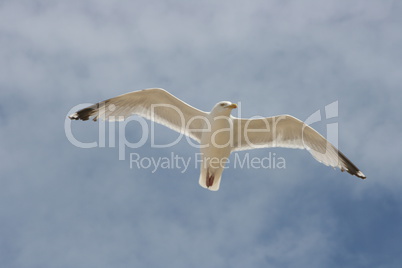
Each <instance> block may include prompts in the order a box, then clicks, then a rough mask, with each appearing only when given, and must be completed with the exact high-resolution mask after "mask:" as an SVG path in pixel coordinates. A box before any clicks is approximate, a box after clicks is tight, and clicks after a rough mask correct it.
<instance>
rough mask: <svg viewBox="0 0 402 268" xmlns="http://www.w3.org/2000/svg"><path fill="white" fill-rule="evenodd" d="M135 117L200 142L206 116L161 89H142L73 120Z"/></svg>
mask: <svg viewBox="0 0 402 268" xmlns="http://www.w3.org/2000/svg"><path fill="white" fill-rule="evenodd" d="M133 114H136V115H140V116H143V117H145V118H147V119H149V120H152V121H155V122H157V123H160V124H162V125H164V126H166V127H169V128H171V129H173V130H175V131H177V132H180V133H184V134H186V135H187V136H189V137H191V138H192V139H194V140H195V141H198V142H200V140H201V135H202V129H203V128H204V125H205V122H206V120H207V119H206V117H207V115H208V114H207V113H206V112H203V111H201V110H198V109H196V108H194V107H192V106H190V105H188V104H187V103H185V102H183V101H182V100H180V99H178V98H176V97H175V96H173V95H172V94H170V93H169V92H167V91H166V90H164V89H160V88H151V89H144V90H140V91H134V92H130V93H127V94H123V95H120V96H117V97H114V98H111V99H108V100H105V101H103V102H99V103H96V104H94V105H92V106H89V107H87V108H84V109H82V110H79V111H78V112H76V113H74V114H72V115H70V116H69V118H70V119H72V120H84V121H85V120H88V119H89V118H92V119H93V120H94V121H96V120H97V119H98V118H101V119H103V120H108V121H122V120H124V119H126V118H127V117H129V116H131V115H133Z"/></svg>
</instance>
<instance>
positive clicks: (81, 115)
mask: <svg viewBox="0 0 402 268" xmlns="http://www.w3.org/2000/svg"><path fill="white" fill-rule="evenodd" d="M94 110H95V109H94V108H84V109H82V110H79V111H78V112H76V113H74V114H72V115H70V116H69V118H70V119H71V120H82V121H86V120H88V119H89V117H91V116H92V115H93V112H94Z"/></svg>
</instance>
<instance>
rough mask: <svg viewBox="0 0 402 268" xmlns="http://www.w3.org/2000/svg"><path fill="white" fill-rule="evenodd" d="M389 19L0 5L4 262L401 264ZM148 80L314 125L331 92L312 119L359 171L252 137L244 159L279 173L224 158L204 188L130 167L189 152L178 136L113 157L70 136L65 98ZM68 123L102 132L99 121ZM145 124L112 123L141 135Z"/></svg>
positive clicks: (244, 9) (386, 15)
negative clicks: (333, 135)
mask: <svg viewBox="0 0 402 268" xmlns="http://www.w3.org/2000/svg"><path fill="white" fill-rule="evenodd" d="M401 13H402V3H401V1H393V0H351V1H339V0H323V1H318V0H317V1H314V0H299V1H297V0H286V1H283V0H268V1H262V0H261V1H260V0H250V1H238V0H233V1H229V0H213V1H212V0H207V1H179V0H168V1H154V0H151V1H149V0H135V1H106V0H102V1H98V0H97V1H95V0H79V1H78V0H69V1H46V0H43V1H40V0H38V1H32V0H25V1H24V0H20V1H12V0H3V1H0V139H1V150H0V161H1V165H0V266H1V267H10V268H14V267H15V268H17V267H18V268H21V267H400V264H401V262H402V257H401V256H402V248H401V244H400V243H401V242H400V241H401V240H400V238H401V237H402V224H401V221H402V195H401V191H402V179H401V177H400V174H401V172H402V167H401V160H402V153H401V148H402V142H401V138H400V136H401V132H402V124H401V119H400V116H401V115H402V108H401V104H400V103H401V101H402V91H401V85H402V50H401V47H402V32H401V28H402V17H401V16H400V14H401ZM150 87H162V88H165V89H167V90H168V91H170V92H171V93H173V94H174V95H176V96H177V97H179V98H181V99H182V100H184V101H186V102H188V103H190V104H192V105H194V106H196V107H197V108H200V109H202V110H206V111H208V110H210V109H211V108H212V107H213V106H214V104H215V103H216V102H218V101H221V100H229V101H233V102H240V103H241V113H242V114H241V115H242V116H243V117H251V116H255V115H262V116H272V115H277V114H291V115H293V116H296V117H298V118H300V119H302V120H306V119H307V118H308V117H309V116H310V115H311V114H313V113H314V112H316V111H321V114H322V117H323V119H325V115H324V112H325V106H326V105H328V104H331V103H333V102H335V101H338V117H335V118H331V119H328V120H326V119H325V120H322V121H320V122H317V123H315V124H314V125H313V126H314V127H316V128H317V129H318V130H319V131H320V132H321V133H323V134H324V135H325V133H326V129H327V124H329V123H337V124H338V130H339V131H338V133H339V139H338V140H337V142H338V145H339V148H340V150H341V151H342V152H343V153H344V154H345V155H346V156H347V157H348V158H350V159H351V160H352V161H353V162H354V163H355V164H356V165H357V166H358V167H359V168H360V169H361V170H362V171H363V172H364V173H365V174H366V176H367V180H365V181H363V180H360V179H358V178H356V177H353V176H350V175H349V174H347V173H342V172H340V171H339V170H334V169H332V168H328V167H326V166H324V165H322V164H320V163H318V162H316V161H315V160H314V159H313V158H312V157H311V156H310V155H309V154H308V153H307V152H305V151H301V150H290V149H272V150H267V149H261V150H254V151H249V152H242V153H241V154H239V156H245V154H246V153H249V155H250V157H257V158H262V157H266V156H269V154H271V156H273V154H274V153H275V157H276V158H279V157H282V158H284V159H285V160H286V168H285V169H275V168H271V169H263V168H246V167H244V168H234V167H232V166H231V167H229V168H228V169H226V170H225V172H224V174H223V179H222V183H221V189H220V190H219V191H218V192H211V191H207V190H205V189H203V188H201V187H200V186H199V185H198V176H199V169H198V168H196V167H194V166H193V167H190V168H189V169H188V170H186V172H183V173H182V170H181V169H178V168H171V169H158V170H156V172H154V173H153V172H152V170H151V169H149V168H148V169H147V168H140V169H139V168H137V167H132V168H130V161H129V155H130V153H137V154H138V155H140V157H153V158H158V157H170V156H171V154H172V153H174V154H175V155H178V156H180V157H183V158H190V157H194V154H195V153H197V150H196V149H195V148H193V147H192V146H189V145H188V144H187V142H186V141H185V140H183V141H181V142H179V143H178V144H177V145H175V146H173V147H170V148H162V149H155V148H151V147H152V146H151V141H150V140H147V142H146V143H145V144H144V146H142V147H140V148H138V149H130V148H127V149H126V152H125V156H126V159H125V160H119V149H118V148H117V147H111V146H109V143H108V141H107V142H106V147H105V148H91V149H82V148H78V147H76V146H74V145H73V144H71V143H70V141H69V140H68V139H67V137H66V134H65V130H64V125H65V118H66V116H67V114H68V112H69V111H70V110H71V109H72V108H73V107H74V106H76V105H77V104H82V103H94V102H98V101H101V100H104V99H107V98H110V97H113V96H116V95H119V94H123V93H126V92H129V91H133V90H140V89H144V88H150ZM235 115H236V113H235ZM71 127H72V132H73V134H74V137H76V138H77V139H78V140H80V141H82V142H92V141H98V124H97V123H94V122H72V124H71ZM109 127H112V126H107V130H109ZM140 127H141V126H140V125H138V124H136V123H135V122H132V123H130V124H128V125H127V126H126V127H125V129H121V131H123V132H124V133H125V134H127V139H128V140H130V141H131V142H135V141H138V139H140V138H141V133H142V132H141V131H139V129H140ZM118 128H119V127H118V125H116V126H115V134H116V139H115V140H114V141H115V142H116V143H118V138H117V133H119V129H118ZM156 130H157V133H159V134H160V135H156V137H155V139H156V142H159V143H164V142H169V141H171V140H174V139H175V137H177V136H176V134H175V133H174V132H173V131H170V130H168V129H167V128H164V127H157V128H156ZM112 133H113V132H112ZM106 138H107V140H108V138H109V135H106ZM231 159H234V156H233V155H232V157H231Z"/></svg>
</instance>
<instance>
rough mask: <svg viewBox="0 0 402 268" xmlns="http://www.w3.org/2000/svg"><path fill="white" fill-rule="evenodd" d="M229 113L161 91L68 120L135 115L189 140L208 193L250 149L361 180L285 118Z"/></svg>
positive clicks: (312, 134) (316, 137)
mask: <svg viewBox="0 0 402 268" xmlns="http://www.w3.org/2000/svg"><path fill="white" fill-rule="evenodd" d="M235 108H237V105H236V104H235V103H232V102H229V101H221V102H218V103H217V104H216V105H215V106H214V107H213V108H212V110H211V111H210V112H204V111H201V110H199V109H197V108H194V107H192V106H190V105H188V104H187V103H185V102H183V101H182V100H180V99H178V98H177V97H175V96H173V95H172V94H170V93H169V92H167V91H166V90H164V89H161V88H150V89H144V90H140V91H133V92H130V93H126V94H123V95H120V96H117V97H114V98H111V99H108V100H105V101H103V102H99V103H96V104H94V105H92V106H89V107H87V108H84V109H82V110H79V111H77V112H76V113H73V114H71V115H70V116H69V118H70V119H72V120H84V121H85V120H88V119H93V120H94V121H96V120H98V119H99V118H100V119H102V120H109V121H122V120H124V119H126V118H127V117H129V116H131V115H134V114H136V115H139V116H142V117H145V118H147V119H149V120H152V121H154V122H157V123H160V124H162V125H164V126H166V127H168V128H171V129H173V130H175V131H177V132H179V133H183V134H185V135H187V136H189V137H190V138H191V139H193V140H195V141H196V142H198V143H199V144H200V150H201V155H202V159H201V160H202V164H201V170H200V178H199V184H200V185H201V186H202V187H204V188H207V189H209V190H212V191H217V190H218V189H219V186H220V182H221V176H222V172H223V170H224V166H225V163H226V162H227V160H228V157H229V155H230V154H231V153H232V152H234V151H241V150H248V149H255V148H271V147H284V148H298V149H306V150H307V151H308V152H310V153H311V155H312V156H313V157H314V158H315V159H316V160H317V161H319V162H321V163H323V164H325V165H327V166H331V167H334V168H335V167H338V168H339V169H340V170H341V171H347V172H348V173H350V174H352V175H355V176H357V177H359V178H361V179H365V178H366V176H365V175H364V174H363V173H362V172H361V171H360V170H359V169H358V168H357V167H356V166H355V165H354V164H353V163H352V162H351V161H350V160H349V159H348V158H347V157H346V156H345V155H344V154H342V153H341V152H340V151H338V149H337V148H335V146H333V145H332V144H331V143H330V142H328V141H327V140H326V139H325V138H324V137H323V136H322V135H321V134H319V133H318V132H317V131H316V130H314V129H313V128H312V127H310V126H308V125H307V124H305V123H304V122H303V121H301V120H299V119H297V118H295V117H293V116H291V115H279V116H274V117H266V118H251V119H247V118H236V117H233V116H232V115H231V111H232V109H235Z"/></svg>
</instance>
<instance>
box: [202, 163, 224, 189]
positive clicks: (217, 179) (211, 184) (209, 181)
mask: <svg viewBox="0 0 402 268" xmlns="http://www.w3.org/2000/svg"><path fill="white" fill-rule="evenodd" d="M199 183H200V185H201V186H202V187H204V188H206V189H208V190H211V191H218V190H219V186H220V184H221V174H219V173H216V172H214V170H211V169H210V168H205V169H203V170H202V171H201V174H200V180H199Z"/></svg>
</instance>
